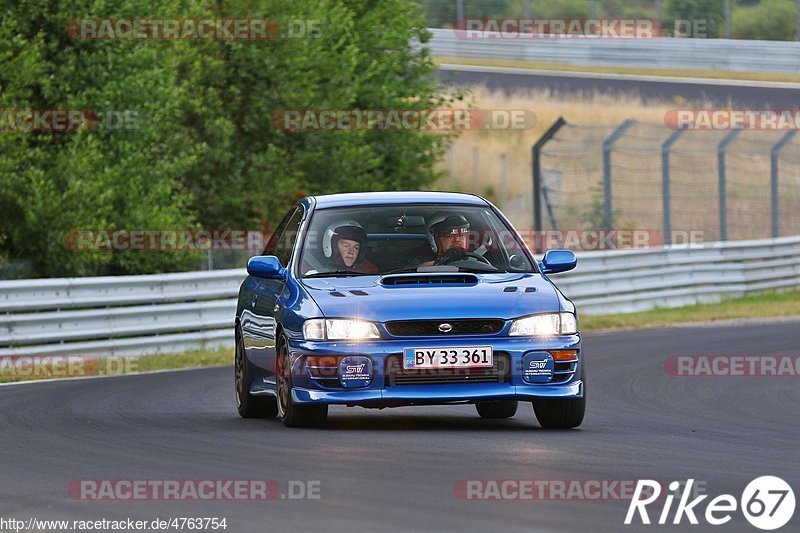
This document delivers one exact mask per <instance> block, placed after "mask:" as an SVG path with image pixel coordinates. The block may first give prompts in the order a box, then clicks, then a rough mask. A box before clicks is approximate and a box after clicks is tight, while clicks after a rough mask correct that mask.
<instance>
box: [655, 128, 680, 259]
mask: <svg viewBox="0 0 800 533" xmlns="http://www.w3.org/2000/svg"><path fill="white" fill-rule="evenodd" d="M685 131H686V130H677V131H675V132H673V133H672V135H670V136H669V137H668V138H667V140H666V141H664V144H662V145H661V200H662V204H663V210H664V226H663V228H662V230H663V232H664V244H672V203H671V200H672V199H671V197H670V190H669V189H670V177H669V152H670V150H672V145H673V144H675V142H676V141H677V140H678V139H679V138H680V136H681V135H683V133H684V132H685Z"/></svg>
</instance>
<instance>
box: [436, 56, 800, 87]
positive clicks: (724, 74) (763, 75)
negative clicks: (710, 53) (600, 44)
mask: <svg viewBox="0 0 800 533" xmlns="http://www.w3.org/2000/svg"><path fill="white" fill-rule="evenodd" d="M434 59H435V61H436V64H438V65H472V66H481V67H510V68H526V69H531V70H558V71H562V72H588V73H597V74H629V75H637V76H664V77H668V78H707V79H716V80H750V81H774V82H789V83H800V74H794V73H781V72H735V71H730V70H703V69H662V68H643V67H618V66H597V65H568V64H564V63H550V62H545V61H525V60H522V59H481V58H463V57H445V56H436V57H435V58H434Z"/></svg>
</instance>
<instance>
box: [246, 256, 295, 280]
mask: <svg viewBox="0 0 800 533" xmlns="http://www.w3.org/2000/svg"><path fill="white" fill-rule="evenodd" d="M247 273H248V274H250V275H251V276H255V277H257V278H264V279H286V269H285V268H283V267H282V266H281V260H280V259H278V258H277V257H275V256H274V255H256V256H254V257H251V258H250V260H249V261H247Z"/></svg>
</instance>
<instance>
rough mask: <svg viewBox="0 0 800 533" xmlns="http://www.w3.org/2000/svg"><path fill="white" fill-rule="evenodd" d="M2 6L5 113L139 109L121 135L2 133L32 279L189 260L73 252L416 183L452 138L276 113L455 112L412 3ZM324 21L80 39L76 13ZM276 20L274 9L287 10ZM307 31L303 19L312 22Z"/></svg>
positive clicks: (12, 210) (252, 219) (14, 248)
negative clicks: (215, 32)
mask: <svg viewBox="0 0 800 533" xmlns="http://www.w3.org/2000/svg"><path fill="white" fill-rule="evenodd" d="M2 5H3V7H0V59H1V60H2V63H3V65H4V69H2V71H1V72H0V109H94V110H99V111H104V110H116V111H123V110H132V111H134V112H136V113H138V116H139V119H140V120H139V125H138V128H136V129H132V130H128V131H79V132H20V131H16V132H8V131H6V132H1V133H0V255H2V257H4V258H6V259H13V258H27V259H30V260H31V261H32V264H33V266H34V269H35V271H36V274H38V275H45V276H49V275H90V274H96V273H112V274H113V273H137V272H158V271H164V270H174V269H184V268H187V267H190V266H192V265H193V264H194V263H195V261H197V259H198V258H197V256H196V255H193V254H188V253H176V252H166V253H152V252H151V253H142V252H137V253H111V252H75V251H73V250H71V249H70V247H69V243H68V242H67V239H66V237H67V236H68V235H70V231H71V230H76V229H85V228H103V229H110V228H135V229H145V228H150V229H172V228H188V227H194V226H198V225H202V226H203V227H206V228H219V229H224V228H254V227H256V228H257V227H261V225H262V223H264V222H265V221H266V222H272V223H274V222H275V221H276V220H277V219H278V218H279V217H280V216H281V215H282V213H283V212H284V211H285V209H286V208H287V204H288V203H289V202H291V201H293V200H294V199H295V198H296V197H297V196H298V195H300V194H304V193H333V192H342V191H357V190H390V189H418V188H424V187H426V186H427V185H428V184H430V183H431V182H432V181H433V180H434V179H435V178H436V173H435V171H434V164H435V162H436V161H437V159H438V158H440V157H441V156H442V154H443V152H444V150H445V148H446V143H447V142H448V136H447V135H442V134H435V133H420V132H411V131H402V132H378V131H337V132H318V133H311V132H287V131H281V130H279V129H276V128H275V127H274V125H273V123H272V117H273V113H275V112H276V111H279V110H283V109H326V108H329V109H396V108H402V109H416V110H426V109H433V108H436V107H440V106H448V105H450V103H451V102H452V100H453V98H458V97H460V95H458V94H456V95H454V96H448V95H442V94H440V88H439V86H438V84H437V81H436V78H435V76H434V71H435V66H434V64H433V61H432V59H431V57H430V56H429V54H428V53H427V51H425V50H424V49H422V50H421V49H420V48H419V44H420V43H424V42H425V41H426V40H427V39H428V32H427V30H426V29H425V19H424V16H423V14H422V12H421V10H420V9H419V6H418V5H417V4H415V3H413V2H407V1H405V0H385V1H377V0H370V1H363V0H343V1H334V0H309V1H307V2H290V1H288V0H266V1H255V0H252V1H251V0H217V1H215V2H211V3H208V2H201V1H200V0H167V1H158V2H156V1H155V0H144V1H133V0H120V1H118V2H116V3H115V6H114V7H113V8H110V7H109V6H108V5H107V4H106V3H105V2H100V1H93V0H71V1H67V2H56V1H55V0H36V1H34V0H28V1H23V2H18V3H17V4H16V5H15V6H13V7H12V6H10V5H9V4H8V3H5V4H2ZM154 13H155V14H157V15H158V17H163V18H168V17H176V18H219V17H229V18H270V19H277V20H278V21H279V23H280V24H281V27H282V28H284V29H285V28H288V27H290V26H291V25H292V24H295V25H296V24H300V25H301V26H302V23H300V22H299V21H321V25H320V26H319V27H318V31H315V33H314V36H313V38H308V37H309V36H302V37H300V38H276V39H272V40H266V41H245V40H241V41H225V40H219V41H158V40H147V41H141V40H134V41H120V40H111V41H107V40H106V41H104V40H90V41H81V40H76V39H74V38H72V37H71V36H69V35H68V33H67V27H68V24H69V22H70V20H71V19H76V18H81V17H90V18H97V17H102V18H132V17H145V18H146V17H152V16H154V15H153V14H154ZM276 14H280V15H279V16H277V15H276ZM307 27H310V26H307Z"/></svg>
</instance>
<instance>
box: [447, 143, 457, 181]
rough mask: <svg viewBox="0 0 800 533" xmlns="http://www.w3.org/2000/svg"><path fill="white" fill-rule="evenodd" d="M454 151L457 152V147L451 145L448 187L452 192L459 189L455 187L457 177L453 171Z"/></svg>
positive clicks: (448, 152)
mask: <svg viewBox="0 0 800 533" xmlns="http://www.w3.org/2000/svg"><path fill="white" fill-rule="evenodd" d="M453 150H455V145H453V144H451V145H450V149H449V150H448V151H447V185H448V187H450V190H451V191H454V190H456V189H458V187H456V186H455V184H456V175H455V172H454V171H453Z"/></svg>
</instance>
